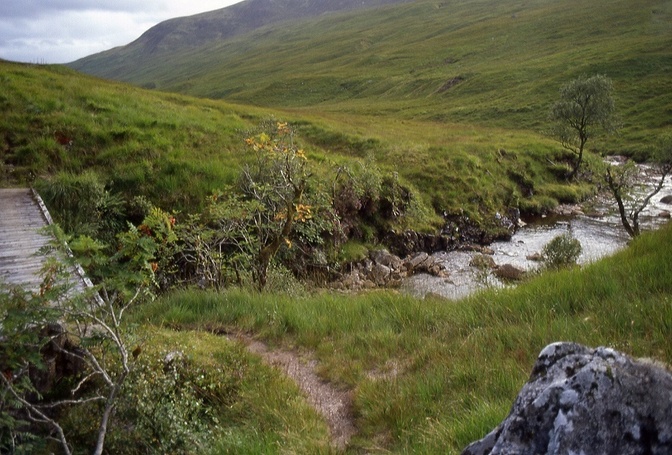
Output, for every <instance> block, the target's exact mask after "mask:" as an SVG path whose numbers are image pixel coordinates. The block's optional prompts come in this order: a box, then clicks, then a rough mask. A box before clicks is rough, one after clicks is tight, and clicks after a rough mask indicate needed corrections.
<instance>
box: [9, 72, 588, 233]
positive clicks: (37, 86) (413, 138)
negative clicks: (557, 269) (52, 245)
mask: <svg viewBox="0 0 672 455" xmlns="http://www.w3.org/2000/svg"><path fill="white" fill-rule="evenodd" d="M0 80H1V81H2V83H3V90H4V91H3V93H2V95H0V107H1V108H2V112H3V116H2V117H1V118H0V151H1V158H2V159H0V162H1V163H2V166H1V167H0V184H4V185H9V184H13V185H17V184H24V185H25V184H33V183H34V182H35V181H36V180H39V179H44V178H49V177H50V176H52V175H54V174H55V173H57V172H62V171H65V172H71V173H81V172H83V171H84V170H87V171H91V172H94V173H96V174H97V175H99V176H100V178H101V180H102V181H103V182H104V183H105V184H106V185H107V188H108V189H110V190H111V191H112V192H119V193H122V194H123V195H125V196H126V197H127V199H130V198H131V197H132V196H136V195H144V196H147V197H149V199H150V200H152V201H153V202H154V203H155V204H157V205H159V206H161V207H162V208H164V209H166V210H178V211H192V210H194V209H197V208H198V207H200V206H201V205H202V203H203V201H204V198H205V197H206V196H207V195H209V194H210V193H211V192H212V191H213V190H215V189H221V188H224V187H225V186H226V185H230V184H232V183H234V182H235V181H236V179H237V177H238V175H239V172H240V169H241V166H242V165H243V163H244V162H245V159H246V156H247V155H246V154H245V147H244V145H243V139H244V132H245V131H247V130H250V129H251V128H253V127H255V126H256V125H257V124H258V123H259V122H261V121H262V120H264V119H267V118H269V117H275V118H277V119H283V120H288V121H290V122H291V123H292V124H293V125H295V127H296V129H297V132H298V140H299V141H301V142H302V144H303V145H304V146H305V148H306V150H307V151H308V153H309V157H310V161H311V163H312V164H313V165H314V169H313V172H314V173H315V174H316V176H317V178H316V180H318V181H320V182H322V183H323V184H324V185H325V186H328V185H329V184H330V183H331V182H333V180H334V178H335V174H336V168H337V167H338V166H342V165H348V166H356V164H355V162H356V161H358V162H361V163H364V165H366V163H370V162H371V160H373V163H375V164H376V166H378V167H379V168H380V169H381V171H382V172H383V173H384V174H386V175H391V174H392V173H398V175H399V177H400V179H401V181H402V182H404V183H405V184H406V185H407V186H409V187H411V188H413V189H415V191H416V193H417V194H416V196H417V198H418V200H420V201H422V203H423V204H424V205H425V206H426V207H431V208H433V209H434V211H435V212H436V213H442V212H443V211H447V212H450V213H461V212H464V213H466V214H468V215H470V216H472V217H473V218H475V219H477V220H480V221H485V222H487V221H488V220H490V219H491V218H492V214H493V213H494V212H496V211H502V210H505V209H506V208H507V207H508V206H510V205H516V204H520V205H521V207H531V208H532V209H533V210H532V211H535V210H541V209H540V208H548V207H552V206H553V205H555V204H557V202H558V199H560V197H562V198H565V199H566V195H567V194H575V195H578V197H580V196H581V195H582V194H584V193H583V192H582V190H581V188H579V187H575V185H573V186H568V187H567V188H565V189H564V190H562V191H560V190H559V187H560V186H561V185H560V184H561V183H562V179H561V178H560V177H561V176H559V174H558V173H557V172H554V170H553V166H550V165H549V162H548V160H549V159H552V160H555V161H558V162H559V163H562V161H563V160H564V159H565V158H566V157H564V155H563V153H562V152H561V151H560V150H559V147H558V145H557V144H555V143H554V142H553V141H551V140H549V139H548V138H545V137H543V136H540V135H538V134H536V133H534V132H531V131H529V130H524V129H520V130H518V129H515V130H512V129H503V128H498V127H486V126H479V125H472V126H465V125H458V124H446V123H440V122H435V121H418V120H403V119H399V118H397V117H394V116H390V117H386V116H380V117H371V116H367V115H357V114H346V113H340V112H332V113H320V114H319V115H316V114H315V113H314V112H311V111H301V112H298V111H297V112H288V111H279V110H276V111H271V110H268V109H258V108H254V107H249V106H248V107H244V106H239V105H232V104H228V103H225V102H222V101H209V100H202V99H197V98H190V97H187V96H182V95H175V94H168V93H160V92H153V91H147V90H142V89H138V88H134V87H132V86H129V85H124V84H119V83H111V82H106V81H101V80H99V79H94V78H91V77H88V76H83V75H81V74H78V73H76V72H73V71H71V70H68V69H66V68H64V67H61V66H34V65H21V64H12V63H8V62H0ZM63 138H65V139H66V140H67V141H72V143H71V145H67V144H66V145H64V144H61V143H59V140H62V139H63ZM3 182H4V183H3ZM521 182H523V184H521ZM546 188H548V189H546ZM556 196H560V197H559V198H556V199H554V198H555V197H556ZM415 218H417V219H415ZM415 218H414V219H413V220H411V222H410V224H409V223H406V224H405V226H404V227H415V228H416V229H420V230H427V229H428V228H435V224H436V220H433V221H432V220H430V219H431V218H432V217H431V214H430V215H423V216H420V217H415ZM414 223H415V224H414Z"/></svg>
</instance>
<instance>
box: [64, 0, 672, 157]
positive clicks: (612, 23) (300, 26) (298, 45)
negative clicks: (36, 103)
mask: <svg viewBox="0 0 672 455" xmlns="http://www.w3.org/2000/svg"><path fill="white" fill-rule="evenodd" d="M671 21H672V8H671V7H670V4H669V2H667V1H665V0H646V1H643V2H639V3H637V4H636V5H633V3H632V1H630V0H616V1H613V0H598V1H593V2H583V1H580V0H563V1H561V2H558V1H553V0H534V1H530V2H526V3H525V4H524V5H522V4H520V2H516V1H508V0H507V1H495V0H479V1H469V2H463V1H455V0H449V1H440V2H439V1H435V0H419V1H414V2H410V3H406V4H399V5H394V6H389V7H385V8H377V9H373V10H369V11H366V12H361V11H360V12H350V13H338V14H329V15H324V16H321V17H318V18H315V19H310V20H301V21H300V22H299V21H295V22H293V23H289V24H288V23H284V24H281V25H280V26H268V27H265V28H262V29H259V30H256V31H253V32H250V33H248V34H246V35H241V36H238V37H234V38H231V39H228V40H224V41H215V42H205V43H203V44H202V45H201V46H192V47H190V48H189V49H186V50H180V51H177V52H174V53H171V54H170V58H166V57H165V54H162V53H160V52H155V49H153V48H152V47H149V46H147V47H142V46H141V44H142V43H141V42H138V43H135V45H132V46H129V48H122V49H116V50H113V51H110V52H108V53H105V54H101V55H96V56H92V57H90V58H88V59H84V60H82V61H79V62H76V63H75V64H74V65H73V67H74V68H78V69H82V70H84V71H86V72H91V73H92V74H96V75H100V76H103V77H109V78H114V79H122V80H125V81H128V82H132V83H134V84H136V85H138V86H148V85H151V86H153V87H156V88H158V89H160V90H169V91H174V92H179V93H184V94H190V95H196V96H201V97H207V98H216V99H226V100H229V101H234V102H238V103H243V104H252V105H257V106H268V107H273V108H279V109H287V108H291V109H292V110H295V111H300V112H301V115H305V114H309V115H311V116H316V117H325V118H328V117H331V116H334V115H340V116H343V115H346V116H350V115H352V114H359V115H363V116H371V117H373V119H374V120H375V121H378V120H380V119H381V118H383V119H385V120H383V121H387V120H386V119H395V120H397V121H401V120H404V121H409V120H415V121H419V122H426V121H429V122H440V123H447V124H454V123H459V124H462V125H471V126H473V125H479V126H484V127H488V128H492V127H501V128H506V129H509V130H518V129H521V128H522V129H528V130H535V131H537V132H543V131H545V130H546V128H547V124H546V119H547V113H548V107H549V106H550V105H551V104H552V103H553V102H554V101H555V100H556V99H557V94H558V89H559V88H560V87H561V86H562V85H564V84H566V83H567V82H568V81H570V80H572V79H575V78H576V77H578V76H580V75H581V74H587V75H593V74H604V75H605V76H607V77H609V78H610V79H612V81H613V83H614V90H615V97H616V100H615V101H616V106H617V108H618V109H619V112H620V113H621V115H622V116H623V118H624V119H627V122H625V124H624V125H623V126H624V128H623V130H622V132H621V135H619V137H618V138H610V141H609V142H604V141H599V140H597V141H596V142H595V143H593V147H594V149H599V150H606V151H618V152H619V153H623V152H627V153H636V152H637V150H638V148H639V146H640V144H641V142H642V141H646V137H647V136H650V135H655V134H657V133H660V132H661V131H662V130H664V129H665V128H666V127H667V126H669V118H670V103H671V101H672V98H671V96H672V95H671V94H672V85H671V84H672V82H671V81H670V78H669V77H668V75H669V72H670V68H671V65H672V60H671V57H670V53H669V52H668V49H670V47H672V31H671V30H670V27H669V26H668V25H669V23H670V22H671ZM120 67H121V68H123V70H120ZM503 146H504V147H505V148H506V146H505V145H503Z"/></svg>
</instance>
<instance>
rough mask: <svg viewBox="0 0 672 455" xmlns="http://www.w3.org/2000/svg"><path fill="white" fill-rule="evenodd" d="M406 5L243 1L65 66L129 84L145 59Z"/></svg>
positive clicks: (363, 0)
mask: <svg viewBox="0 0 672 455" xmlns="http://www.w3.org/2000/svg"><path fill="white" fill-rule="evenodd" d="M409 1H412V0H245V1H243V2H240V3H237V4H235V5H232V6H229V7H226V8H222V9H219V10H215V11H210V12H206V13H202V14H197V15H194V16H188V17H179V18H175V19H170V20H167V21H164V22H161V23H160V24H158V25H156V26H154V27H152V28H150V29H149V30H147V31H146V32H145V33H144V34H143V35H142V36H140V38H138V39H137V40H135V41H133V42H132V43H130V44H128V45H127V46H123V47H118V48H115V49H111V50H109V51H106V52H101V53H99V54H95V55H92V56H89V57H85V58H83V59H80V60H77V61H76V62H73V63H71V64H70V66H71V67H72V68H74V69H77V70H79V71H83V72H85V73H90V74H93V75H96V76H102V77H110V78H114V79H121V80H129V79H125V78H124V77H123V75H124V74H126V73H127V72H128V71H130V72H132V68H133V67H136V66H142V65H143V64H146V62H145V59H147V58H149V59H152V58H156V57H164V58H165V57H166V55H170V54H173V53H175V52H179V51H183V50H186V49H193V48H197V47H199V46H204V45H208V44H212V43H214V42H220V41H222V40H226V39H229V38H232V37H235V36H238V35H241V34H244V33H247V32H250V31H252V30H255V29H258V28H260V27H263V26H266V25H272V24H278V23H282V22H285V21H289V20H297V19H302V18H309V17H315V16H319V15H321V14H325V13H331V12H339V11H352V10H358V9H364V8H373V7H376V6H381V5H387V4H394V3H405V2H409Z"/></svg>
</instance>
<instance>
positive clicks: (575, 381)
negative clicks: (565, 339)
mask: <svg viewBox="0 0 672 455" xmlns="http://www.w3.org/2000/svg"><path fill="white" fill-rule="evenodd" d="M669 453H672V375H671V374H670V373H669V372H668V371H667V370H666V369H665V368H664V367H662V366H660V365H658V364H656V363H655V362H652V361H650V360H641V359H640V360H635V359H632V358H629V357H627V356H626V355H624V354H622V353H620V352H617V351H615V350H613V349H610V348H605V347H599V348H597V349H591V348H588V347H585V346H582V345H579V344H576V343H554V344H551V345H549V346H547V347H546V348H544V349H543V350H542V351H541V353H540V354H539V357H538V359H537V361H536V363H535V365H534V368H533V370H532V374H531V376H530V379H529V381H528V382H527V383H526V384H525V385H524V386H523V388H522V390H521V391H520V394H519V395H518V397H517V398H516V400H515V402H514V404H513V407H512V409H511V412H510V413H509V415H508V417H507V418H506V419H505V420H504V421H503V422H502V423H501V424H500V425H499V426H498V427H497V428H495V429H494V430H493V431H492V432H491V433H489V434H488V435H487V436H485V437H484V438H483V439H481V440H480V441H477V442H474V443H472V444H471V445H469V446H468V447H467V448H466V449H465V450H464V451H463V452H462V455H504V454H508V455H513V454H516V455H537V454H545V455H568V454H577V455H579V454H586V455H588V454H619V455H635V454H636V455H645V454H669Z"/></svg>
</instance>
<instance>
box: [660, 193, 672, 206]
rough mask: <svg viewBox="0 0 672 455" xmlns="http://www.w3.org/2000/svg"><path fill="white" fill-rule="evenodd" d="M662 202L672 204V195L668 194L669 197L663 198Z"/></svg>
mask: <svg viewBox="0 0 672 455" xmlns="http://www.w3.org/2000/svg"><path fill="white" fill-rule="evenodd" d="M660 202H662V203H663V204H672V194H668V195H667V196H663V197H662V198H661V199H660Z"/></svg>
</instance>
